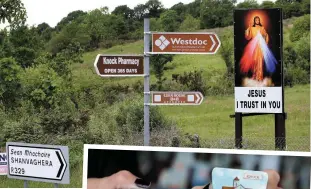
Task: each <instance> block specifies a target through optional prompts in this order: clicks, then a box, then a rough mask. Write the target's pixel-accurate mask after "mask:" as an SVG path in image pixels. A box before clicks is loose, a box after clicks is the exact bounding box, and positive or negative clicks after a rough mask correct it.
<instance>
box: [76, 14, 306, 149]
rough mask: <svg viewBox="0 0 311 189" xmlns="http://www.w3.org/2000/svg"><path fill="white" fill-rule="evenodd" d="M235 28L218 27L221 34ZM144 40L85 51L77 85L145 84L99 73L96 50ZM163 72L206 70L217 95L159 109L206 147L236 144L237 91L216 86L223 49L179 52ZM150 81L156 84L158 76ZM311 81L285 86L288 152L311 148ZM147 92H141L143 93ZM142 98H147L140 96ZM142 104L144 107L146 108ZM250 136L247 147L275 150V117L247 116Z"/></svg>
mask: <svg viewBox="0 0 311 189" xmlns="http://www.w3.org/2000/svg"><path fill="white" fill-rule="evenodd" d="M296 19H297V18H291V19H287V20H284V41H285V43H287V42H288V41H289V31H290V29H291V28H292V24H293V22H294V21H295V20H296ZM228 29H229V30H231V29H232V27H226V28H217V29H213V30H208V31H213V32H216V33H217V34H218V35H221V34H222V33H223V31H225V30H228ZM142 52H143V41H137V42H134V43H130V44H124V45H118V46H114V47H112V48H109V49H99V50H97V51H94V52H88V53H85V54H84V56H83V59H84V63H83V64H81V65H79V64H75V65H74V66H73V70H74V76H75V83H79V84H80V85H85V86H86V85H88V86H89V84H90V85H92V86H100V85H105V84H108V83H109V84H111V83H114V84H121V85H125V84H129V85H130V84H134V83H135V82H143V78H126V79H124V78H100V77H99V76H97V75H96V74H95V71H94V67H93V63H94V60H95V57H96V55H97V54H99V53H100V54H141V53H142ZM166 67H167V70H166V71H165V72H164V76H165V77H167V78H168V80H169V79H171V76H172V74H182V73H183V72H189V71H194V70H202V71H203V80H204V81H205V82H206V85H207V86H208V87H210V88H213V89H214V90H213V91H214V93H212V94H206V96H205V100H204V102H203V103H202V104H201V105H200V106H191V107H188V106H169V107H166V106H164V107H160V110H161V112H162V113H163V114H164V116H165V117H166V118H168V119H170V120H173V121H174V122H175V123H176V124H177V127H178V129H180V130H181V131H182V133H184V134H185V133H189V134H191V135H193V134H199V136H200V137H201V142H202V145H203V146H205V147H213V148H216V147H217V148H232V147H233V146H232V145H233V144H232V141H233V139H234V119H232V118H229V115H231V114H234V94H232V93H231V94H230V93H229V94H230V95H225V96H223V95H219V94H217V89H218V88H219V90H220V89H221V88H222V86H221V83H220V82H221V80H222V75H223V74H225V72H226V65H225V62H224V61H223V59H222V58H221V56H220V55H219V53H218V54H217V55H176V56H174V58H173V61H172V62H170V63H168V64H167V65H166ZM150 82H151V83H156V78H155V76H154V74H152V76H151V81H150ZM309 88H310V85H297V86H294V87H293V88H288V87H287V88H286V89H285V110H286V112H287V113H288V119H287V122H286V134H287V137H288V142H287V145H288V150H303V151H308V150H309V143H310V142H309V134H310V128H309V125H310V117H309V115H310V110H309V105H310V99H309V96H310V90H309ZM142 93H143V91H141V94H142ZM141 101H143V99H142V98H141ZM141 108H143V107H141ZM243 132H244V137H245V138H246V141H247V144H246V146H245V147H246V148H250V149H269V150H272V149H274V117H273V116H272V115H267V116H258V117H249V118H245V121H244V127H243Z"/></svg>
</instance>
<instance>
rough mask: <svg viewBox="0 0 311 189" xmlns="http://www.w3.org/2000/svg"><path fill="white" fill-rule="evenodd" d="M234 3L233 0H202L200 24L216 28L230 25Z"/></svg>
mask: <svg viewBox="0 0 311 189" xmlns="http://www.w3.org/2000/svg"><path fill="white" fill-rule="evenodd" d="M234 3H235V0H203V1H202V3H201V10H200V17H201V24H202V26H203V27H204V28H217V27H225V26H229V25H231V24H232V23H233V19H232V14H233V8H234Z"/></svg>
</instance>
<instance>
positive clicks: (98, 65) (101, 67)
mask: <svg viewBox="0 0 311 189" xmlns="http://www.w3.org/2000/svg"><path fill="white" fill-rule="evenodd" d="M151 37H152V39H151ZM150 39H151V40H150ZM150 41H152V44H151V45H150ZM151 46H152V50H151V52H150V47H151ZM219 47H220V40H219V38H218V36H217V35H216V34H215V33H211V32H185V33H172V32H151V31H150V19H149V15H148V14H146V15H145V18H144V55H143V56H140V55H100V54H99V55H97V57H96V60H95V62H94V67H95V70H96V73H97V74H98V75H99V76H101V77H126V76H129V77H130V76H144V145H145V146H149V141H150V130H149V128H150V117H149V116H150V106H151V105H200V104H201V103H202V101H203V95H202V94H201V93H200V92H150V70H149V64H150V55H152V54H215V53H216V52H217V51H218V49H219ZM151 93H152V103H150V95H151ZM159 98H160V101H159Z"/></svg>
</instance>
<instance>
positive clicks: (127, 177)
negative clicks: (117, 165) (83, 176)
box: [87, 171, 151, 189]
mask: <svg viewBox="0 0 311 189" xmlns="http://www.w3.org/2000/svg"><path fill="white" fill-rule="evenodd" d="M150 185H151V183H150V182H146V181H144V180H142V179H140V178H137V177H136V176H134V175H133V174H132V173H130V172H128V171H120V172H118V173H115V174H113V175H111V176H109V177H104V178H90V179H88V180H87V189H101V188H105V189H145V188H149V187H150Z"/></svg>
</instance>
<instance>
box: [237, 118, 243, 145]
mask: <svg viewBox="0 0 311 189" xmlns="http://www.w3.org/2000/svg"><path fill="white" fill-rule="evenodd" d="M242 128H243V124H242V113H235V147H236V148H237V149H241V148H243V146H242V136H243V132H242Z"/></svg>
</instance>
